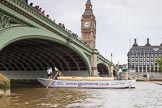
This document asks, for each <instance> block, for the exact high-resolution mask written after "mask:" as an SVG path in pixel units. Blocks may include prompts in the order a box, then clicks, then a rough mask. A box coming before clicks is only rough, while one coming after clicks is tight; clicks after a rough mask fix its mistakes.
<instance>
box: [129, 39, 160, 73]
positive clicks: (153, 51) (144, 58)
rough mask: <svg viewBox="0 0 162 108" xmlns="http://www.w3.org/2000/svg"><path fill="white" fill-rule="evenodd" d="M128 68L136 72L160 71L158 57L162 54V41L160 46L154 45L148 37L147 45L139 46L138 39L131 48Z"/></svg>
mask: <svg viewBox="0 0 162 108" xmlns="http://www.w3.org/2000/svg"><path fill="white" fill-rule="evenodd" d="M127 56H128V70H130V71H134V72H159V71H160V69H159V64H158V63H157V59H159V58H160V57H161V56H162V43H161V44H160V45H159V46H158V45H157V46H156V45H155V46H152V45H151V44H150V43H149V38H147V43H146V45H145V46H138V44H137V41H136V39H134V44H133V46H132V48H131V49H130V50H129V52H128V54H127Z"/></svg>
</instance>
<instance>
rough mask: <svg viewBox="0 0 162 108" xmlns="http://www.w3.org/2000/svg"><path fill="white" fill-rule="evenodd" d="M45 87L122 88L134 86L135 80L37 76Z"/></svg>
mask: <svg viewBox="0 0 162 108" xmlns="http://www.w3.org/2000/svg"><path fill="white" fill-rule="evenodd" d="M38 81H39V82H40V83H41V84H42V85H43V86H45V87H47V88H48V87H50V88H92V89H93V88H94V89H95V88H96V89H109V88H110V89H114V88H115V89H122V88H135V83H136V80H113V77H75V76H72V77H58V78H57V80H54V79H49V78H38Z"/></svg>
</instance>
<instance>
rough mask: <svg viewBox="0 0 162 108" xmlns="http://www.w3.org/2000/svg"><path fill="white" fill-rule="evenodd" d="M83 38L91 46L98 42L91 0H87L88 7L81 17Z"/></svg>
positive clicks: (93, 46)
mask: <svg viewBox="0 0 162 108" xmlns="http://www.w3.org/2000/svg"><path fill="white" fill-rule="evenodd" d="M81 35H82V37H81V39H82V41H83V42H84V43H86V44H87V45H88V46H89V47H90V48H95V44H96V19H95V16H94V15H93V10H92V4H91V0H87V3H86V9H85V12H84V14H83V15H82V19H81Z"/></svg>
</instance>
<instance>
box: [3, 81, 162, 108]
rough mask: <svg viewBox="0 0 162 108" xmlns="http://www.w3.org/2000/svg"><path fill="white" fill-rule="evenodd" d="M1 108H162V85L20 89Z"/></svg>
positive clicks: (13, 90) (13, 92)
mask: <svg viewBox="0 0 162 108" xmlns="http://www.w3.org/2000/svg"><path fill="white" fill-rule="evenodd" d="M0 108H162V85H157V84H155V83H151V82H137V84H136V88H135V89H76V88H71V89H65V88H48V89H46V88H44V87H43V88H42V87H39V88H37V87H36V88H34V87H32V88H31V87H30V88H17V89H12V94H11V96H10V97H0Z"/></svg>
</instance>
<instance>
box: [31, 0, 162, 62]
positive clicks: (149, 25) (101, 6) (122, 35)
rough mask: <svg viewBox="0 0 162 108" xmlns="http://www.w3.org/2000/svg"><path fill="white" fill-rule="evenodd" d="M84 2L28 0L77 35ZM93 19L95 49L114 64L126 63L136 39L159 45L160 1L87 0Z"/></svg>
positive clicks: (141, 43)
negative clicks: (148, 40)
mask: <svg viewBox="0 0 162 108" xmlns="http://www.w3.org/2000/svg"><path fill="white" fill-rule="evenodd" d="M86 1H87V0H29V2H33V3H34V5H39V6H40V7H42V8H43V10H45V13H46V14H49V15H50V18H51V19H55V20H56V23H64V24H65V27H66V28H67V29H70V30H71V31H72V32H74V33H77V34H78V35H79V36H80V34H81V26H80V20H81V16H82V14H83V13H84V10H85V3H86ZM91 2H92V5H93V13H94V15H95V17H96V22H97V29H96V48H97V49H98V50H99V52H100V54H102V55H103V56H104V57H106V58H108V59H109V60H110V59H111V53H112V54H113V57H112V60H113V62H114V63H115V64H116V63H118V62H119V63H120V64H123V63H127V53H128V51H129V49H130V47H131V46H132V44H133V42H134V38H136V39H137V43H138V45H145V44H146V41H147V38H150V44H151V45H160V44H161V42H162V0H91Z"/></svg>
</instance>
